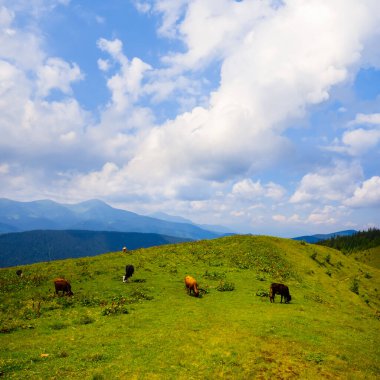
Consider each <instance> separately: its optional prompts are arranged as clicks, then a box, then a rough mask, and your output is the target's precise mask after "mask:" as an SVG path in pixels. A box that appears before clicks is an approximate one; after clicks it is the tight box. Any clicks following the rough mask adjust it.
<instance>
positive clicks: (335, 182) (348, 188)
mask: <svg viewBox="0 0 380 380" xmlns="http://www.w3.org/2000/svg"><path fill="white" fill-rule="evenodd" d="M362 177H363V173H362V169H361V167H360V165H358V164H357V163H352V164H351V165H350V164H346V163H344V162H338V163H336V164H335V166H333V167H329V168H322V169H320V170H318V171H317V172H315V173H309V174H306V175H305V176H304V177H303V178H302V180H301V182H300V184H299V186H298V188H297V190H296V191H295V193H294V194H293V195H292V197H291V198H290V202H291V203H307V202H318V201H321V200H323V201H343V200H345V199H346V198H347V197H348V196H349V195H350V194H352V192H353V191H354V189H355V187H356V184H357V183H358V181H359V180H361V179H362Z"/></svg>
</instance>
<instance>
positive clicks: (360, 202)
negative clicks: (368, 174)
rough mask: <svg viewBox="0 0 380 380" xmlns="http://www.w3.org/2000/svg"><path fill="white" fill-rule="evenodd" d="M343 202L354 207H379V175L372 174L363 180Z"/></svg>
mask: <svg viewBox="0 0 380 380" xmlns="http://www.w3.org/2000/svg"><path fill="white" fill-rule="evenodd" d="M344 203H345V204H346V205H347V206H351V207H355V208H362V207H380V177H379V176H374V177H372V178H370V179H368V180H366V181H364V182H363V183H362V184H361V186H360V187H357V188H356V189H355V191H354V194H353V196H352V197H351V198H349V199H347V200H346V201H345V202H344Z"/></svg>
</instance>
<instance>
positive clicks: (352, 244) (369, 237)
mask: <svg viewBox="0 0 380 380" xmlns="http://www.w3.org/2000/svg"><path fill="white" fill-rule="evenodd" d="M317 244H319V245H324V246H327V247H330V248H335V249H338V250H339V251H341V252H343V253H345V254H350V253H354V252H358V251H364V250H366V249H370V248H374V247H377V246H379V245H380V229H377V228H370V229H369V230H368V231H359V232H357V233H356V234H354V235H351V236H335V237H332V238H330V239H327V240H323V241H320V242H318V243H317Z"/></svg>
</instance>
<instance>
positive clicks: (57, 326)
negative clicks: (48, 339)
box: [50, 322, 67, 330]
mask: <svg viewBox="0 0 380 380" xmlns="http://www.w3.org/2000/svg"><path fill="white" fill-rule="evenodd" d="M66 327H67V325H66V323H62V322H55V323H53V324H51V325H50V328H51V329H52V330H62V329H65V328H66Z"/></svg>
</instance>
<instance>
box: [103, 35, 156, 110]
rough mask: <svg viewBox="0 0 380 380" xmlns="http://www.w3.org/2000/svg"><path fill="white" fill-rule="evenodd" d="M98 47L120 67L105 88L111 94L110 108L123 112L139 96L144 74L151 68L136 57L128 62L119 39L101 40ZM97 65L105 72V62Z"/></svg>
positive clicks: (106, 67) (107, 65)
mask: <svg viewBox="0 0 380 380" xmlns="http://www.w3.org/2000/svg"><path fill="white" fill-rule="evenodd" d="M98 47H99V48H100V49H101V50H103V51H105V52H107V53H108V54H110V55H111V57H112V58H113V59H114V60H115V61H116V62H117V63H118V64H119V65H120V71H119V72H118V73H116V74H115V75H113V76H112V77H111V78H109V79H108V81H107V86H108V88H109V89H110V91H111V94H112V106H113V107H114V108H115V110H116V111H117V112H123V111H125V110H126V109H127V108H128V107H129V106H131V105H132V104H133V103H134V102H135V101H136V100H137V99H138V98H139V96H140V95H141V89H142V85H141V82H142V80H143V77H144V73H145V72H146V71H147V70H150V69H151V66H150V65H148V64H147V63H145V62H143V61H142V60H141V59H139V58H136V57H135V58H133V59H132V60H131V61H129V60H128V58H127V57H126V56H125V55H124V54H123V44H122V42H121V41H120V40H119V39H115V40H112V41H110V40H106V39H105V38H101V39H100V40H98ZM98 64H99V67H100V68H101V70H103V71H107V69H108V67H109V63H108V62H107V61H104V60H100V61H98Z"/></svg>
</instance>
